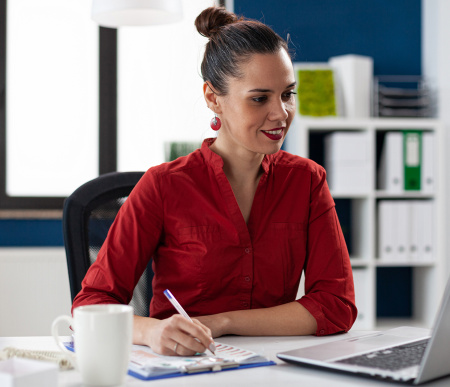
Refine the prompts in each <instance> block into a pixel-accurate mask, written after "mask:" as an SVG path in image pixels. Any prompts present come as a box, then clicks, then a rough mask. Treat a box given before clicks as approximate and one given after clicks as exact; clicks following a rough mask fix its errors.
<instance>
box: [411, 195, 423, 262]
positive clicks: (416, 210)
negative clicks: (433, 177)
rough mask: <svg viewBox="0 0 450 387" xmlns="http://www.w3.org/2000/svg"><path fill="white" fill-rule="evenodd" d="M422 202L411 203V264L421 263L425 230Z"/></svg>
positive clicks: (413, 201)
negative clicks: (422, 240)
mask: <svg viewBox="0 0 450 387" xmlns="http://www.w3.org/2000/svg"><path fill="white" fill-rule="evenodd" d="M420 204H421V202H420V201H419V200H412V201H410V202H409V214H410V222H409V231H410V238H409V251H408V253H409V259H410V261H411V262H420V261H421V254H420V243H421V238H422V236H421V234H422V228H423V219H422V213H421V208H420Z"/></svg>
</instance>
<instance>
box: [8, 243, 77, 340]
mask: <svg viewBox="0 0 450 387" xmlns="http://www.w3.org/2000/svg"><path fill="white" fill-rule="evenodd" d="M70 308H71V298H70V290H69V278H68V274H67V264H66V255H65V251H64V248H62V247H58V248H1V249H0V336H48V335H50V327H51V323H52V321H53V319H54V318H55V317H57V316H59V315H61V314H68V315H70ZM60 332H61V334H62V335H69V334H70V330H69V329H68V327H67V329H65V328H64V327H63V325H62V324H61V328H60Z"/></svg>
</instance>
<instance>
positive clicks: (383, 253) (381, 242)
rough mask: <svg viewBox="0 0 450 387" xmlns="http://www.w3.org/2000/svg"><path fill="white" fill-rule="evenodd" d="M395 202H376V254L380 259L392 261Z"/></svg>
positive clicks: (394, 236) (393, 252) (393, 253)
mask: <svg viewBox="0 0 450 387" xmlns="http://www.w3.org/2000/svg"><path fill="white" fill-rule="evenodd" d="M395 218H396V213H395V202H394V201H392V200H381V201H380V202H379V203H378V255H379V259H380V261H390V262H391V261H393V260H394V259H395V255H396V252H395V250H394V243H395V239H396V232H395V231H396V226H395Z"/></svg>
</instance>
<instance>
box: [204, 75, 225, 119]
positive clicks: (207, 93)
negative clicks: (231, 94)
mask: <svg viewBox="0 0 450 387" xmlns="http://www.w3.org/2000/svg"><path fill="white" fill-rule="evenodd" d="M203 95H204V97H205V101H206V105H208V108H210V109H211V110H212V111H213V112H214V113H216V114H220V113H222V109H221V107H220V96H218V95H217V92H216V91H215V90H214V89H213V87H212V86H211V84H210V83H208V82H205V83H204V84H203Z"/></svg>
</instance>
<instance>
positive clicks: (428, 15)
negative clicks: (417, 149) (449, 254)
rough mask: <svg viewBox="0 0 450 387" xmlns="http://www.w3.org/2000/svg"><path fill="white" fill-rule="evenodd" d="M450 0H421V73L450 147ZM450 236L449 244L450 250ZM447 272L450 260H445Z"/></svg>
mask: <svg viewBox="0 0 450 387" xmlns="http://www.w3.org/2000/svg"><path fill="white" fill-rule="evenodd" d="M449 16H450V1H448V0H422V73H423V75H424V76H425V77H426V79H427V81H428V82H429V84H430V86H431V87H432V89H433V91H434V92H435V93H436V97H437V111H438V117H439V118H440V119H441V120H442V121H443V122H444V131H445V133H444V137H445V145H446V146H445V149H450V109H449V108H450V71H449V66H450V44H449V42H450V23H449V22H448V18H449ZM444 157H445V166H446V169H449V167H448V166H449V162H450V154H449V152H447V154H446V155H444ZM442 184H444V185H445V187H444V189H445V192H447V193H448V192H450V179H449V172H448V171H446V173H445V181H444V182H442ZM446 211H447V216H446V219H447V224H446V227H445V230H450V205H447V209H446ZM449 249H450V238H447V248H446V250H445V251H450V250H449ZM446 271H447V276H448V275H449V273H450V262H449V259H448V258H447V262H446Z"/></svg>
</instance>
